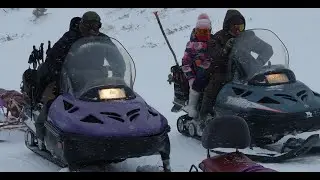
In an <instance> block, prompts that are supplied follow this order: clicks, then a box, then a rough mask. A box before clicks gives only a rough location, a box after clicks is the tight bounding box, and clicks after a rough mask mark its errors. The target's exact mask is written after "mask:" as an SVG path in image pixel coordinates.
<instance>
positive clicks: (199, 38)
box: [182, 13, 212, 118]
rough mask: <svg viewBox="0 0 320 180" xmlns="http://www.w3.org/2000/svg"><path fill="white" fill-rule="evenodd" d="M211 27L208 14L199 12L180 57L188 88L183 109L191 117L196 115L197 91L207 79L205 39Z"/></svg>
mask: <svg viewBox="0 0 320 180" xmlns="http://www.w3.org/2000/svg"><path fill="white" fill-rule="evenodd" d="M211 29H212V28H211V21H210V19H209V16H208V15H207V14H205V13H203V14H200V15H199V16H198V20H197V24H196V27H195V28H194V29H193V31H192V34H191V37H190V41H189V42H188V43H187V45H186V49H185V51H184V56H183V58H182V71H183V72H184V75H185V76H186V78H187V80H188V81H189V88H190V90H189V102H188V105H187V106H186V107H185V110H186V111H187V112H188V115H189V116H190V117H192V118H196V117H197V113H198V111H197V109H196V106H197V104H198V99H199V93H201V92H203V90H204V88H205V87H206V86H207V84H208V81H209V78H208V74H207V70H208V68H209V66H210V60H209V57H208V53H207V41H208V40H209V38H210V36H211Z"/></svg>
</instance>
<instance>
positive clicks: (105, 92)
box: [99, 88, 127, 100]
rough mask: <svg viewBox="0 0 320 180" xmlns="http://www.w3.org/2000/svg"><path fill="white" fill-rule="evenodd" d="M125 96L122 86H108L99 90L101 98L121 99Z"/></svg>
mask: <svg viewBox="0 0 320 180" xmlns="http://www.w3.org/2000/svg"><path fill="white" fill-rule="evenodd" d="M126 97H127V96H126V92H125V91H124V89H122V88H121V89H120V88H110V89H101V90H99V98H100V99H101V100H112V99H123V98H126Z"/></svg>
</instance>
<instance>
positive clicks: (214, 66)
mask: <svg viewBox="0 0 320 180" xmlns="http://www.w3.org/2000/svg"><path fill="white" fill-rule="evenodd" d="M245 26H246V21H245V18H244V16H243V15H242V14H241V13H240V12H239V11H237V10H228V11H227V13H226V16H225V18H224V22H223V29H222V30H220V31H218V32H216V33H215V34H214V35H213V37H212V38H211V39H210V40H209V41H208V53H209V56H210V58H212V63H211V66H210V68H209V69H210V70H209V71H210V74H211V75H210V80H209V83H208V86H207V87H206V89H205V90H204V95H203V100H202V105H201V110H200V114H199V117H200V120H201V123H200V126H201V127H204V124H205V120H206V118H207V115H208V114H210V113H212V111H213V106H214V104H215V100H216V97H217V95H218V93H219V91H220V89H221V88H222V87H223V85H224V84H225V83H227V82H228V81H231V80H232V78H233V76H234V73H235V70H236V65H235V64H234V63H233V62H234V61H231V60H229V54H230V51H231V49H232V47H233V43H234V40H235V38H237V37H239V35H240V34H241V33H242V32H244V31H245ZM249 34H251V33H249ZM251 35H253V36H255V35H254V33H253V32H252V34H251ZM251 39H252V41H251V42H250V44H251V43H254V44H255V46H253V47H254V48H255V50H253V51H255V52H257V53H258V54H260V53H264V52H263V51H261V50H264V49H265V48H264V47H265V46H266V45H268V44H266V43H265V42H263V41H262V40H261V39H259V38H251ZM255 41H256V42H255ZM257 42H258V43H257ZM269 46H270V45H269ZM268 53H269V52H268ZM271 56H272V54H271V55H267V56H264V57H265V59H267V60H268V59H269V58H270V57H271ZM246 57H247V56H246ZM248 57H249V56H248ZM264 61H265V60H264Z"/></svg>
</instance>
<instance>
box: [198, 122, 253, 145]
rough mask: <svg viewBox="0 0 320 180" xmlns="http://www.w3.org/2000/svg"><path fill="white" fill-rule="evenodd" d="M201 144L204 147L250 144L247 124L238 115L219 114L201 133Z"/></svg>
mask: <svg viewBox="0 0 320 180" xmlns="http://www.w3.org/2000/svg"><path fill="white" fill-rule="evenodd" d="M201 141H202V146H203V147H204V148H206V149H214V148H236V149H244V148H247V147H249V146H250V143H251V136H250V130H249V127H248V124H247V123H246V121H245V120H244V119H243V118H241V117H238V116H221V117H217V118H215V119H213V120H212V121H210V122H209V123H208V125H207V126H206V128H205V129H204V131H203V134H202V139H201Z"/></svg>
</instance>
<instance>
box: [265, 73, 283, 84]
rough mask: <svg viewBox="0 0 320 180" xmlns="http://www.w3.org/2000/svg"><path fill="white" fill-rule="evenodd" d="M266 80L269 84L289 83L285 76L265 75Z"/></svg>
mask: <svg viewBox="0 0 320 180" xmlns="http://www.w3.org/2000/svg"><path fill="white" fill-rule="evenodd" d="M266 79H267V81H268V83H269V84H279V83H287V82H289V78H288V76H287V75H286V74H269V75H266Z"/></svg>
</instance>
